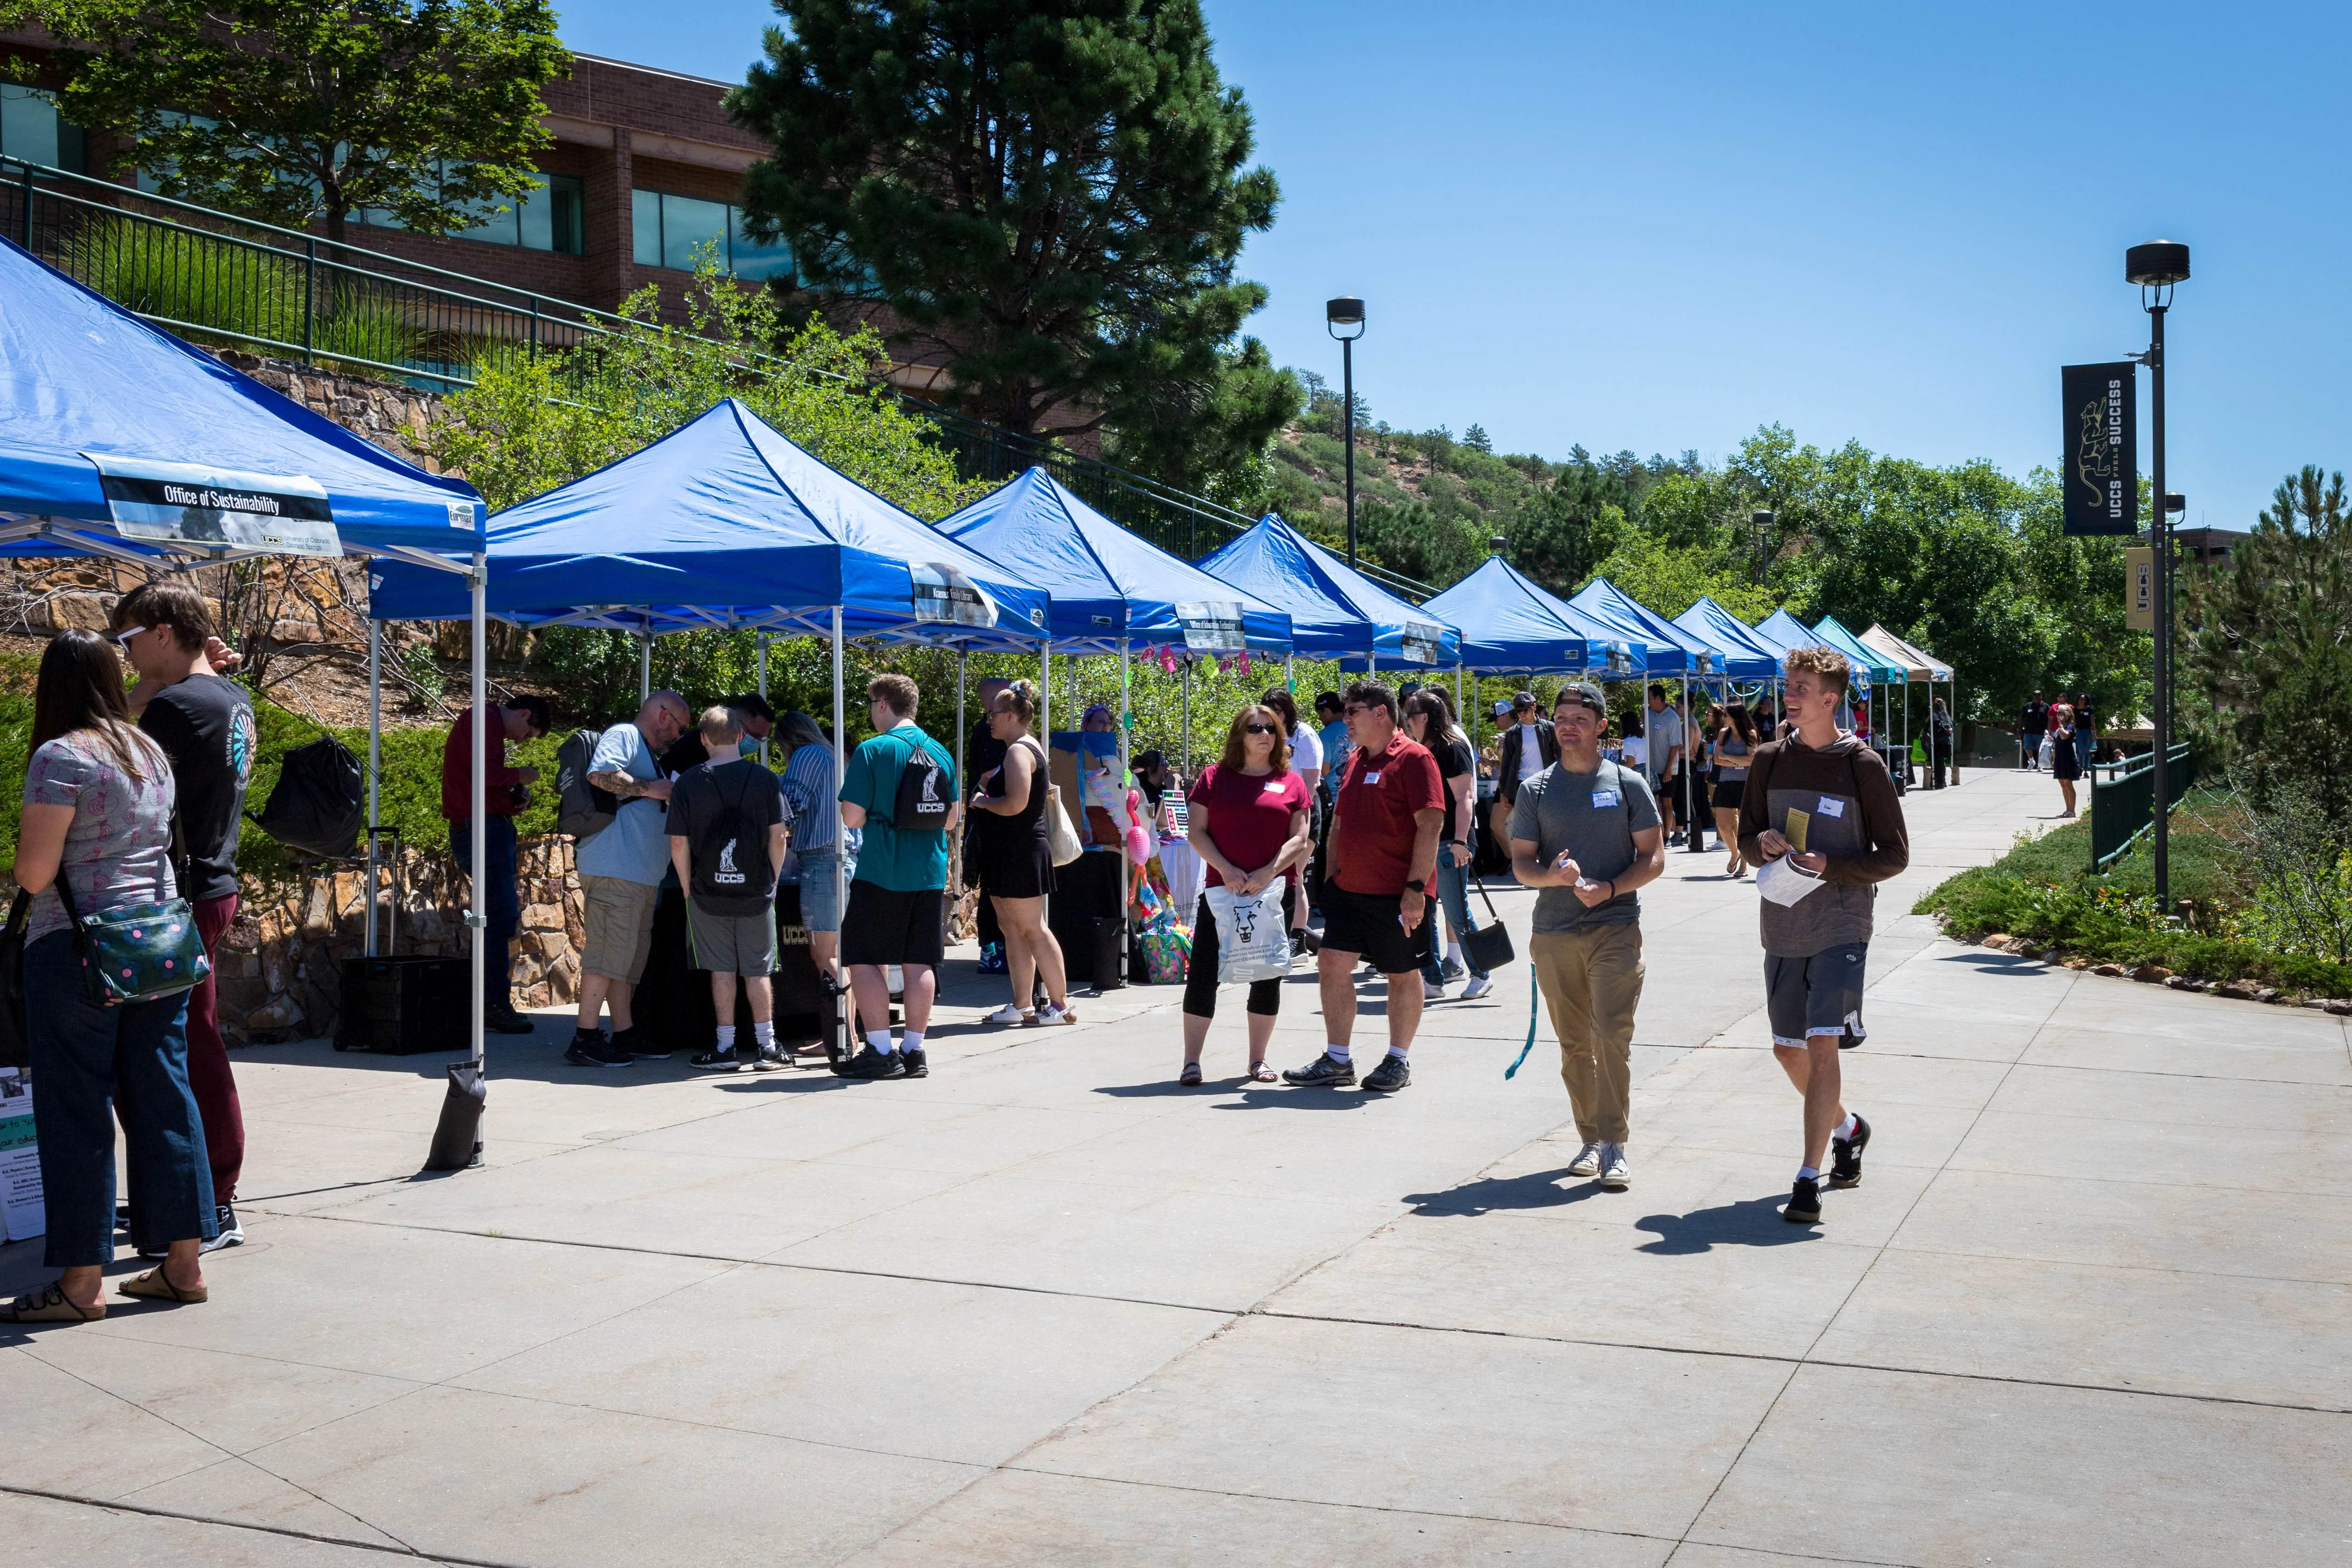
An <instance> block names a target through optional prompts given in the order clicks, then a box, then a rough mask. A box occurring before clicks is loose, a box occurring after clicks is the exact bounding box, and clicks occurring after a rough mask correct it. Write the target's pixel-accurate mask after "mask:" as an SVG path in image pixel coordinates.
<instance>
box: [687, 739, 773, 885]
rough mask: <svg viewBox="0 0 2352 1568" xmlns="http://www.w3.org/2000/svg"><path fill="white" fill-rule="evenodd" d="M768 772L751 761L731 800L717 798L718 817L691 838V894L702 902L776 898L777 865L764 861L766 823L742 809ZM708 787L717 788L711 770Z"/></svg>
mask: <svg viewBox="0 0 2352 1568" xmlns="http://www.w3.org/2000/svg"><path fill="white" fill-rule="evenodd" d="M762 773H764V774H766V776H767V777H768V778H769V779H770V780H771V781H772V780H773V779H774V778H775V775H774V774H773V773H768V771H767V770H766V769H765V768H762V767H761V766H760V765H759V764H758V763H753V764H752V765H751V767H748V768H745V769H744V770H743V773H742V778H743V786H742V787H741V788H740V789H739V790H737V791H736V792H735V798H734V800H733V801H731V802H730V801H729V800H727V799H726V797H725V796H723V795H721V796H720V797H719V814H718V815H717V816H713V817H712V818H711V819H710V821H709V824H708V825H707V826H704V827H703V829H702V830H701V831H700V832H699V833H697V834H696V835H695V836H694V865H693V869H694V891H695V892H697V893H698V894H700V895H701V896H703V897H705V898H719V899H750V898H756V899H766V898H772V897H774V896H775V891H776V867H775V863H774V862H773V861H772V860H770V859H769V858H768V834H767V828H766V825H765V824H763V823H761V822H758V821H756V820H755V819H754V818H753V817H752V816H751V815H750V814H749V813H747V812H746V811H745V810H744V809H743V803H744V801H745V800H746V799H747V798H748V797H749V796H750V795H751V789H752V787H753V780H754V778H755V776H756V775H758V774H762ZM710 784H711V788H712V790H713V791H714V792H716V791H717V790H718V788H719V778H718V774H717V773H716V772H715V771H714V772H713V773H711V777H710Z"/></svg>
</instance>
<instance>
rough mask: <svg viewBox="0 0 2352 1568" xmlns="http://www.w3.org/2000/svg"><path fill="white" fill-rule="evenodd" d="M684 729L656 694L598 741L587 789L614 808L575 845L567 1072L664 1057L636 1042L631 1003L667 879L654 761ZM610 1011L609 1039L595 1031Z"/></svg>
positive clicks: (665, 791)
mask: <svg viewBox="0 0 2352 1568" xmlns="http://www.w3.org/2000/svg"><path fill="white" fill-rule="evenodd" d="M691 721H692V720H691V717H690V715H689V714H688V710H687V706H686V699H685V698H683V697H680V696H679V695H678V694H677V692H675V691H656V692H655V693H654V694H653V695H652V696H650V697H648V698H646V700H645V702H644V703H643V705H641V706H640V707H639V708H638V709H637V716H636V717H635V719H633V720H631V721H629V722H627V723H625V724H615V725H614V726H613V727H612V728H611V729H609V730H607V731H604V735H603V736H602V737H601V738H600V739H599V740H598V741H597V742H596V752H595V755H594V756H593V758H591V759H590V761H589V763H588V782H589V783H590V784H593V785H594V786H595V787H596V788H598V789H600V790H603V791H604V793H605V794H607V795H611V796H612V797H613V798H614V801H615V802H616V803H617V804H616V805H614V811H613V821H612V825H611V826H608V827H606V828H604V830H603V831H601V832H599V833H598V834H597V835H596V836H595V837H593V838H589V839H586V840H583V842H582V844H581V845H580V847H579V848H578V850H577V851H575V852H574V855H573V858H572V864H573V865H574V866H575V867H576V868H578V870H579V873H580V892H581V902H582V904H583V925H584V926H585V927H586V930H585V931H584V932H583V941H582V942H581V945H580V1013H579V1019H578V1023H577V1025H576V1026H575V1027H574V1028H573V1029H572V1044H571V1046H570V1047H569V1048H567V1049H566V1050H565V1051H564V1053H563V1059H564V1060H565V1061H568V1062H570V1063H572V1065H573V1066H575V1067H600V1068H625V1067H627V1066H628V1065H629V1064H630V1063H631V1062H633V1061H635V1059H636V1058H638V1057H666V1056H667V1055H669V1053H668V1052H667V1051H666V1050H662V1049H660V1048H659V1047H656V1045H655V1044H654V1043H653V1037H651V1036H649V1035H644V1034H640V1033H639V1032H638V1030H637V1026H636V1015H635V1013H634V1012H632V1011H631V1008H630V999H631V997H632V996H633V995H634V994H635V990H636V985H637V981H638V979H639V978H640V977H641V976H643V975H644V973H645V972H646V959H647V958H648V957H650V956H651V955H652V952H653V940H654V905H655V903H656V901H657V900H659V898H660V896H661V884H662V878H663V877H664V876H666V875H667V873H668V871H669V831H668V829H667V826H665V825H664V817H665V813H666V812H667V807H668V805H669V793H670V784H671V781H670V780H669V779H668V778H667V776H665V775H664V774H663V773H662V768H661V763H660V762H659V761H658V759H659V758H660V756H661V754H662V753H663V752H667V751H668V750H669V748H670V746H671V745H672V743H674V742H676V741H677V737H678V734H679V732H680V731H683V730H684V729H685V728H686V726H687V725H688V723H690V722H691ZM607 1002H610V1003H611V1005H612V1008H613V1037H612V1038H611V1039H609V1040H608V1039H606V1038H605V1037H604V1034H603V1032H602V1031H600V1030H599V1029H598V1028H597V1026H596V1023H597V1019H598V1017H599V1016H601V1015H602V1014H603V1012H604V1006H605V1004H606V1003H607Z"/></svg>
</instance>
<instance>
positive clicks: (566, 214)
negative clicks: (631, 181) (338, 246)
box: [352, 174, 587, 256]
mask: <svg viewBox="0 0 2352 1568" xmlns="http://www.w3.org/2000/svg"><path fill="white" fill-rule="evenodd" d="M586 193H587V187H586V186H584V185H583V184H582V183H581V182H580V181H579V180H578V179H576V178H575V177H573V176H572V175H570V174H541V175H540V176H539V184H536V185H533V186H532V187H531V189H530V194H529V195H525V196H524V197H522V198H521V199H520V201H509V202H508V203H506V204H505V206H506V210H505V211H504V212H492V213H491V214H490V215H489V216H488V217H485V218H484V219H483V220H482V221H481V222H479V223H478V224H476V225H474V226H473V227H471V228H461V229H457V230H454V231H452V232H451V234H450V236H449V237H450V238H452V239H478V240H480V241H481V242H482V243H483V244H485V245H511V246H516V247H520V248H521V249H524V250H551V251H554V252H555V253H556V254H557V255H559V256H578V255H580V254H582V253H583V251H584V250H585V249H586V245H585V241H584V237H583V232H582V230H583V225H582V222H581V209H582V207H583V205H584V204H585V201H586ZM486 205H489V206H497V205H499V204H498V203H495V202H493V203H488V204H486ZM352 216H354V217H356V218H358V219H359V221H360V222H362V223H363V224H367V225H370V226H373V227H376V228H404V227H405V226H406V225H404V224H403V223H402V222H401V221H400V219H398V218H397V217H395V216H393V215H392V214H391V213H388V212H383V211H382V210H379V209H374V208H371V209H368V210H365V211H362V212H358V213H354V214H353V215H352Z"/></svg>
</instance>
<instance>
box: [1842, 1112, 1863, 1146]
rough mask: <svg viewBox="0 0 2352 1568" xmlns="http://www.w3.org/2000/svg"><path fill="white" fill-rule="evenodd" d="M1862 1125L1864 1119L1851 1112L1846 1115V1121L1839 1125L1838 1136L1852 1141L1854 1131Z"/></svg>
mask: <svg viewBox="0 0 2352 1568" xmlns="http://www.w3.org/2000/svg"><path fill="white" fill-rule="evenodd" d="M1861 1125H1862V1118H1861V1117H1859V1116H1856V1115H1855V1114H1854V1113H1853V1111H1851V1110H1849V1111H1847V1112H1846V1113H1845V1120H1844V1121H1841V1122H1839V1123H1838V1127H1837V1132H1836V1136H1837V1137H1840V1138H1843V1139H1847V1140H1849V1141H1851V1140H1852V1139H1853V1130H1854V1129H1855V1128H1857V1127H1859V1126H1861Z"/></svg>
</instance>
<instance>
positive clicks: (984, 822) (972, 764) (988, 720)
mask: <svg viewBox="0 0 2352 1568" xmlns="http://www.w3.org/2000/svg"><path fill="white" fill-rule="evenodd" d="M1012 684H1013V683H1012V682H1011V681H1009V680H1007V679H1005V678H1004V677H1003V676H1001V675H990V676H983V677H982V678H981V680H980V683H979V685H977V686H975V687H974V688H972V695H973V697H974V699H975V700H977V701H978V703H979V704H980V717H979V718H977V719H975V720H973V721H972V723H971V734H970V735H969V736H968V737H966V739H965V741H964V750H963V765H964V773H965V776H967V777H969V778H975V779H984V778H986V777H987V776H988V775H989V774H991V773H994V772H995V771H996V770H997V769H998V768H999V767H1002V766H1003V763H1004V742H1002V741H1000V740H998V739H997V738H996V717H995V714H996V695H997V693H998V692H1000V691H1003V689H1005V688H1006V687H1008V686H1010V685H1012ZM992 827H993V825H992V823H991V822H990V820H989V819H988V818H986V817H981V816H972V817H967V818H966V819H965V821H964V830H963V885H964V886H965V887H966V888H969V889H971V891H972V892H973V893H974V894H975V895H977V896H976V897H975V898H974V899H973V900H972V915H973V919H974V921H976V923H977V928H978V929H977V930H976V931H974V933H973V935H974V939H975V940H976V941H977V942H979V943H980V972H981V973H982V974H998V973H1003V972H1004V966H1005V964H1006V963H1008V962H1009V960H1008V956H1007V953H1006V951H1005V942H1004V927H1003V925H1002V924H1001V923H999V922H998V921H997V918H996V900H994V899H992V898H991V897H989V893H988V888H987V885H986V883H985V882H984V881H983V880H982V879H983V877H984V876H985V874H986V871H987V866H986V864H985V863H986V861H987V860H988V858H989V855H988V844H987V839H988V837H989V835H990V833H991V832H992Z"/></svg>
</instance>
